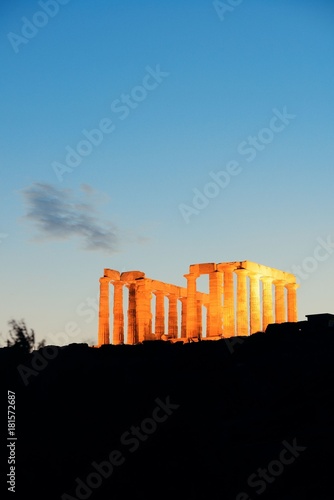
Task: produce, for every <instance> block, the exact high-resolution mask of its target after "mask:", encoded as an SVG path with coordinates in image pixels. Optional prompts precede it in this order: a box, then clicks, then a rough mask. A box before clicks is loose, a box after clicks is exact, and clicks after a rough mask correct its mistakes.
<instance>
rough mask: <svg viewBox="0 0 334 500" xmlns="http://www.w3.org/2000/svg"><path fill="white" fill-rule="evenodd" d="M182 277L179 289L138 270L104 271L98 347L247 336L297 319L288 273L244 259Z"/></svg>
mask: <svg viewBox="0 0 334 500" xmlns="http://www.w3.org/2000/svg"><path fill="white" fill-rule="evenodd" d="M202 275H208V281H209V287H208V290H209V291H208V293H204V292H200V291H199V290H198V289H197V283H196V280H197V278H199V277H200V276H202ZM184 277H185V278H186V286H185V287H182V286H177V285H173V284H169V283H164V282H162V281H157V280H154V279H151V278H147V277H146V276H145V273H143V272H141V271H128V272H123V273H119V272H118V271H115V270H113V269H104V275H103V277H102V278H100V305H99V327H98V345H99V346H100V345H103V344H109V343H112V344H123V343H126V344H137V343H139V342H142V341H143V340H161V339H165V340H167V339H168V340H171V341H182V340H183V341H191V340H195V339H197V340H200V339H203V340H215V339H220V338H228V337H234V336H248V335H251V334H253V333H256V332H259V331H265V329H266V327H267V325H268V324H270V323H284V322H286V321H289V322H296V321H297V320H298V319H297V288H298V286H299V285H298V284H297V283H296V277H295V276H294V275H293V274H290V273H286V272H284V271H279V270H278V269H273V268H271V267H267V266H263V265H261V264H256V263H255V262H250V261H247V260H245V261H241V262H223V263H220V264H214V263H205V264H192V265H190V266H189V272H188V273H187V274H185V275H184ZM111 286H112V287H113V294H111V296H110V293H109V292H110V287H111ZM166 298H167V299H166ZM111 302H112V304H111ZM110 313H111V314H110ZM110 316H112V318H110ZM110 323H112V324H110ZM152 324H154V328H152ZM153 330H154V331H153Z"/></svg>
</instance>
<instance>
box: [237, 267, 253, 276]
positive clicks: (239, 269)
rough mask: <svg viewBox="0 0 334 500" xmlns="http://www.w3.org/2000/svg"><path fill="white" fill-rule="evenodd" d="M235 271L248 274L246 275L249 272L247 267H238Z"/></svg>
mask: <svg viewBox="0 0 334 500" xmlns="http://www.w3.org/2000/svg"><path fill="white" fill-rule="evenodd" d="M234 272H235V273H236V274H246V275H248V274H249V271H248V269H245V268H244V267H237V268H236V269H234Z"/></svg>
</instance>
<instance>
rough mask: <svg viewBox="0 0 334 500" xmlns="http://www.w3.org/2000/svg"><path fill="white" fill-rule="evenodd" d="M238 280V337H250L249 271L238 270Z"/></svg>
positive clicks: (236, 271)
mask: <svg viewBox="0 0 334 500" xmlns="http://www.w3.org/2000/svg"><path fill="white" fill-rule="evenodd" d="M235 273H236V274H237V276H238V279H237V335H238V336H245V335H249V332H248V300H247V274H248V273H247V270H246V269H236V270H235Z"/></svg>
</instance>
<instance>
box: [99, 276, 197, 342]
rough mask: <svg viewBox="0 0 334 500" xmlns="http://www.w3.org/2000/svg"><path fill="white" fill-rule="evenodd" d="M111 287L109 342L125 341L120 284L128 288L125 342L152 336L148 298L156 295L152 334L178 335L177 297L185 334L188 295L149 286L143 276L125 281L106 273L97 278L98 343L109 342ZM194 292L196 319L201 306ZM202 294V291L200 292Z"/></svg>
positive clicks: (184, 333) (139, 340) (182, 333)
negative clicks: (105, 275)
mask: <svg viewBox="0 0 334 500" xmlns="http://www.w3.org/2000/svg"><path fill="white" fill-rule="evenodd" d="M110 285H113V287H114V301H113V325H112V343H113V344H121V343H124V334H125V332H124V310H123V300H124V297H123V287H124V286H126V287H127V288H128V290H129V299H128V308H127V343H128V344H135V343H137V342H142V341H143V340H147V339H150V338H151V335H152V312H151V299H152V294H154V295H155V297H156V301H155V332H154V334H155V338H156V339H160V338H161V337H162V336H163V335H164V334H167V335H168V337H170V338H177V336H178V300H180V302H181V336H182V337H186V321H187V298H186V297H180V296H178V294H177V293H176V292H175V293H170V292H164V291H162V290H151V289H150V287H149V283H148V282H146V280H145V279H143V280H138V281H137V282H132V283H126V282H124V281H120V280H111V279H110V278H108V277H103V278H100V307H99V332H98V338H99V340H98V343H99V345H102V344H109V343H110V326H109V317H110V310H109V287H110ZM196 294H197V295H198V293H197V292H196V293H195V296H194V301H195V302H194V303H195V308H194V314H195V316H194V321H196V324H198V322H199V317H198V314H199V312H198V311H199V308H200V309H201V307H202V300H199V299H198V298H197V295H196ZM201 295H202V294H201ZM165 297H167V298H168V321H167V324H168V329H167V331H166V328H165Z"/></svg>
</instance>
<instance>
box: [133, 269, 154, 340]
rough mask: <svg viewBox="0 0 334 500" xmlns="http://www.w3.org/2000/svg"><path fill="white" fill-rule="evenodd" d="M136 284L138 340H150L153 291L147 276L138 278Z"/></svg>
mask: <svg viewBox="0 0 334 500" xmlns="http://www.w3.org/2000/svg"><path fill="white" fill-rule="evenodd" d="M136 286H137V290H136V323H137V326H136V330H137V335H138V342H143V340H149V339H150V337H151V333H152V313H151V297H152V293H151V291H150V290H149V288H148V283H147V281H146V280H145V278H144V279H141V280H138V281H137V283H136Z"/></svg>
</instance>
